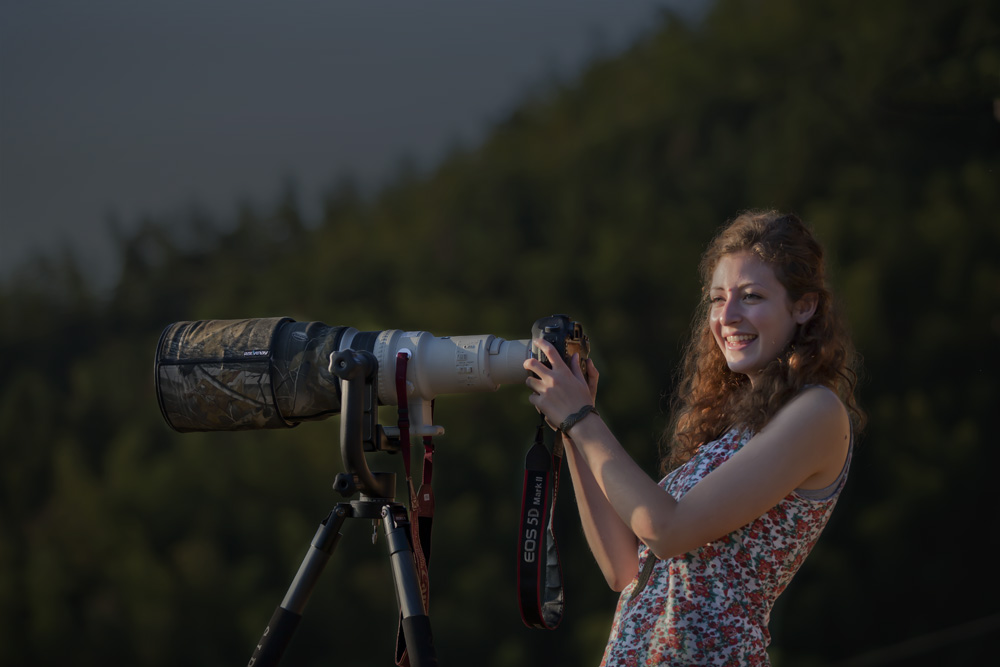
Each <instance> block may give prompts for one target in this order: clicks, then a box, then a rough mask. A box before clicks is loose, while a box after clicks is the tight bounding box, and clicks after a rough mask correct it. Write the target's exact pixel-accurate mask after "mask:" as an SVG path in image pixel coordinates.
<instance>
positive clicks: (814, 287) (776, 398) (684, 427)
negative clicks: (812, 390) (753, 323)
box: [662, 211, 865, 472]
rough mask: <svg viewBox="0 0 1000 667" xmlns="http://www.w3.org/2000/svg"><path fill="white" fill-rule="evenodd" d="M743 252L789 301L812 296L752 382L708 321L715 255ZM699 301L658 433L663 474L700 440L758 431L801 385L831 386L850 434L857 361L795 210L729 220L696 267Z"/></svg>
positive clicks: (855, 421)
mask: <svg viewBox="0 0 1000 667" xmlns="http://www.w3.org/2000/svg"><path fill="white" fill-rule="evenodd" d="M740 252H749V253H751V254H752V255H754V256H755V257H757V258H758V259H760V260H761V261H763V262H764V263H766V264H767V265H768V266H770V267H771V269H772V270H773V271H774V274H775V277H776V278H777V279H778V281H779V282H780V283H781V284H782V285H783V286H784V288H785V290H786V291H787V292H788V298H789V300H790V302H792V303H794V302H796V301H798V300H799V299H801V298H802V297H803V296H804V295H806V294H811V293H814V294H816V295H817V297H818V299H817V307H816V311H815V313H814V314H813V316H812V317H811V318H810V319H809V321H808V322H806V323H805V324H803V325H800V326H799V327H798V328H797V330H796V332H795V334H794V335H793V337H792V340H791V342H790V343H789V345H788V347H786V348H785V350H784V351H783V352H782V353H781V354H779V355H778V357H777V358H776V359H774V360H773V361H772V362H771V363H770V364H768V365H767V366H766V367H765V368H764V370H763V371H762V372H761V374H760V375H759V376H758V377H757V382H756V383H755V384H754V385H751V383H750V379H749V378H748V377H747V376H746V375H742V374H740V373H734V372H733V371H731V370H730V369H729V366H728V365H727V364H726V359H725V357H724V356H723V354H722V352H721V351H720V350H719V347H718V345H717V344H716V342H715V339H714V337H713V336H712V332H711V330H710V329H709V326H708V317H709V307H710V303H709V295H708V290H709V287H710V282H711V280H712V275H713V273H714V272H715V267H716V265H717V264H718V263H719V260H720V259H721V258H722V257H724V256H726V255H731V254H734V253H740ZM698 268H699V273H700V276H701V281H702V297H703V298H702V300H701V305H700V306H699V308H698V310H697V311H696V313H695V317H694V321H693V325H692V330H691V338H690V340H689V341H688V343H687V346H686V348H685V351H684V357H683V359H682V362H681V366H680V378H679V381H678V383H677V391H676V393H675V395H674V400H673V406H672V415H671V420H670V425H669V426H668V427H667V430H666V431H665V432H664V438H663V444H664V445H666V448H667V450H668V451H667V454H666V456H665V457H664V459H663V462H662V467H663V470H664V472H666V471H669V470H671V469H673V468H675V467H677V466H678V465H680V464H682V463H683V462H685V461H687V460H688V459H689V458H690V457H691V455H692V454H694V452H695V451H696V450H697V449H698V447H699V446H701V445H702V444H703V443H706V442H711V441H712V440H716V439H718V438H720V437H721V436H722V435H723V434H724V433H725V432H726V431H728V430H729V429H731V428H733V427H736V426H739V427H741V428H747V429H750V430H751V431H759V430H760V429H761V428H763V427H764V426H765V425H766V424H767V423H768V421H770V420H771V418H772V417H773V416H774V414H775V413H776V412H777V411H778V410H779V409H781V407H782V406H784V405H785V404H786V403H788V401H789V400H791V399H792V397H794V396H796V395H797V394H798V393H799V392H800V391H802V389H803V388H804V387H805V386H807V385H814V384H818V385H824V386H827V387H829V388H830V389H832V390H834V391H835V392H836V393H837V395H838V396H840V398H841V400H842V401H843V402H844V404H845V405H846V406H847V408H848V413H849V414H850V416H851V423H852V425H853V427H854V429H855V432H856V433H857V432H860V430H861V428H863V426H864V422H865V414H864V412H863V411H862V410H861V408H860V406H859V405H858V404H857V402H856V400H855V397H854V393H855V389H856V387H857V382H858V368H859V367H860V362H859V358H858V356H857V354H856V353H855V350H854V346H853V343H852V342H851V338H850V335H849V334H848V332H847V328H846V326H845V324H844V322H843V320H842V319H841V317H840V314H839V313H838V311H837V310H836V309H835V308H834V301H833V296H832V294H831V293H830V291H829V289H828V288H827V286H826V275H825V273H826V271H825V266H824V260H823V249H822V247H821V246H820V245H819V243H818V242H817V241H816V239H815V238H814V237H813V235H812V233H811V232H810V231H809V229H808V228H807V227H806V226H805V225H804V224H803V223H802V221H801V220H799V218H797V217H796V216H794V215H785V214H782V213H779V212H777V211H748V212H745V213H742V214H741V215H739V216H738V217H736V218H735V219H734V220H732V221H731V222H729V223H728V224H727V225H726V226H725V227H724V228H723V229H722V230H721V231H720V232H719V233H718V234H717V235H716V236H715V238H714V239H713V241H712V242H711V244H709V246H708V249H707V250H706V251H705V254H704V255H703V256H702V259H701V263H700V264H699V267H698Z"/></svg>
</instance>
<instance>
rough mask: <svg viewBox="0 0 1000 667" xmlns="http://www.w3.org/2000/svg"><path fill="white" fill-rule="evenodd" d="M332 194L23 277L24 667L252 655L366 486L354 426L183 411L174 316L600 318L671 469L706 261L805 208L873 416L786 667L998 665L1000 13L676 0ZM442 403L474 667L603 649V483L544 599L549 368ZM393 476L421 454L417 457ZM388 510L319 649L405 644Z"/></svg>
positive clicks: (14, 605) (457, 587)
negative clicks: (366, 185) (173, 419)
mask: <svg viewBox="0 0 1000 667" xmlns="http://www.w3.org/2000/svg"><path fill="white" fill-rule="evenodd" d="M654 28H655V29H654ZM54 194H56V193H54ZM296 201H297V200H296V194H295V192H294V191H292V190H289V192H288V193H287V195H286V196H285V197H283V198H282V199H281V200H280V201H277V202H275V203H274V205H273V206H268V207H258V208H253V207H243V208H241V209H238V210H237V211H236V212H235V213H234V215H233V218H232V219H228V220H214V219H208V218H205V217H204V216H201V215H198V214H196V213H192V214H191V215H190V216H189V217H187V218H184V219H176V218H174V219H171V220H157V219H155V218H154V219H149V220H145V221H142V223H141V224H138V225H136V226H135V229H136V231H134V232H129V233H122V234H121V235H120V238H119V249H120V260H121V262H122V266H123V269H122V273H121V278H120V280H119V281H118V283H117V285H116V286H115V287H114V289H113V290H112V292H111V293H110V294H109V295H99V294H97V293H96V291H95V290H94V289H93V287H92V286H91V285H90V284H89V283H88V280H87V277H86V275H85V272H84V271H83V270H82V269H81V268H80V267H79V265H78V264H77V263H76V261H75V260H74V259H73V257H71V256H53V257H47V258H42V259H38V260H37V261H34V262H32V263H31V264H30V265H26V266H24V267H22V268H21V270H20V271H19V272H18V273H17V275H16V276H15V277H14V278H12V279H10V280H9V281H7V282H6V283H4V284H2V285H0V352H2V353H0V450H2V461H3V465H2V467H0V475H2V482H0V619H3V623H0V645H2V646H3V647H4V648H3V658H0V664H4V665H58V664H67V663H72V664H76V665H81V666H87V665H109V664H118V665H134V666H137V667H140V666H154V665H166V664H187V665H199V666H205V667H210V666H211V667H214V666H216V665H219V666H221V665H233V664H244V661H246V660H247V659H248V658H249V657H250V654H251V652H252V649H253V646H254V643H255V642H256V641H257V639H258V638H259V637H260V633H261V631H262V630H263V628H264V625H265V624H266V622H267V620H268V618H269V617H270V615H271V612H272V611H273V609H274V607H275V605H277V604H278V602H280V601H281V598H282V596H283V595H284V592H285V590H286V587H287V586H288V584H289V582H290V581H291V578H292V576H293V575H294V574H295V571H296V568H297V567H298V565H299V562H300V561H301V559H302V557H303V555H304V553H305V550H306V548H307V547H308V544H309V541H310V540H311V539H312V536H313V534H314V532H315V530H316V526H317V525H318V523H319V522H320V520H322V519H323V518H324V517H325V516H326V514H327V512H328V511H329V510H330V509H331V508H332V507H333V506H334V505H335V504H336V503H337V502H339V501H340V500H341V499H340V497H339V496H337V495H336V494H335V493H334V492H333V491H332V489H331V484H332V482H333V479H334V477H335V476H336V474H337V472H339V471H340V469H341V460H340V449H339V442H338V426H339V424H338V421H339V420H338V419H337V418H334V419H330V420H328V421H323V422H314V423H306V424H303V425H300V426H299V427H297V428H294V429H290V430H282V431H249V432H241V433H196V434H178V433H175V432H173V431H171V430H170V429H169V428H168V427H167V426H166V425H165V424H164V422H163V419H162V417H161V415H160V411H159V408H158V406H157V400H156V394H155V389H154V386H153V381H152V365H153V364H152V362H153V355H154V351H155V348H156V343H157V340H158V337H159V334H160V332H161V331H162V330H163V328H164V327H165V326H167V325H168V324H170V323H172V322H175V321H179V320H196V319H227V318H242V317H270V316H278V315H285V316H289V317H292V318H295V319H297V320H306V321H310V320H318V321H323V322H326V323H327V324H330V325H350V326H353V327H356V328H358V329H360V330H362V331H370V330H380V329H403V330H425V331H430V332H432V333H434V334H435V335H439V336H444V335H459V334H480V333H492V334H495V335H497V336H501V337H503V338H507V339H520V338H527V337H528V336H529V335H530V327H531V324H532V323H533V322H534V321H535V319H537V318H538V317H542V316H545V315H550V314H553V313H568V314H570V315H571V316H572V317H573V318H574V319H576V320H578V321H580V322H581V323H583V325H584V327H585V328H586V330H587V333H588V334H589V336H590V338H591V341H592V345H593V356H594V358H595V361H596V363H597V365H598V367H599V369H600V371H601V389H600V396H599V405H600V408H601V413H602V415H604V416H605V418H606V420H607V421H608V422H609V423H610V424H611V425H612V427H613V429H614V430H615V431H616V433H617V434H618V435H619V437H620V439H621V440H622V442H623V444H624V445H625V446H626V447H627V448H628V450H629V451H630V452H631V453H633V455H634V456H635V458H636V460H637V461H639V462H640V464H641V465H643V466H644V467H646V468H647V469H648V471H649V472H650V474H651V475H655V474H656V471H657V467H658V465H657V464H658V456H659V452H658V444H657V443H658V439H659V435H660V432H661V431H662V429H663V427H664V426H665V423H666V419H667V415H666V408H667V405H668V403H669V398H670V393H671V391H672V385H673V379H674V375H673V373H674V369H675V367H676V364H677V360H678V356H679V352H680V348H681V346H682V344H683V342H684V340H685V337H686V335H687V332H688V328H689V325H690V318H691V313H692V312H693V309H694V306H695V303H696V301H697V299H698V284H697V278H696V272H695V267H696V264H697V260H698V256H699V254H700V252H701V250H702V248H703V247H704V245H705V244H706V243H707V241H708V240H709V238H710V237H711V235H712V233H713V231H714V230H715V229H716V228H717V227H718V226H719V225H720V224H722V223H723V222H725V221H726V220H727V219H730V218H732V217H733V216H734V215H736V214H737V213H738V212H739V211H741V210H743V209H746V208H759V207H769V208H770V207H774V208H779V209H782V210H786V211H791V212H796V213H798V214H799V215H800V216H801V217H803V219H805V220H806V221H807V222H808V223H810V224H811V226H812V227H813V228H814V229H815V230H816V232H817V234H818V236H819V237H820V238H821V239H822V240H823V242H824V243H825V244H826V246H827V248H828V250H829V257H830V267H831V273H832V280H833V283H834V289H835V291H836V292H837V293H838V294H839V296H840V299H841V301H842V305H843V307H844V308H845V309H846V312H847V314H848V317H849V320H850V322H851V325H852V329H853V332H854V334H855V340H856V343H857V346H858V348H859V350H860V351H861V353H862V354H863V355H864V359H865V377H864V382H863V384H862V388H861V401H862V404H863V405H864V407H865V408H866V409H867V411H868V413H869V419H870V423H869V426H868V428H867V430H866V432H865V434H864V437H863V439H861V441H860V443H859V448H858V450H857V452H856V456H855V459H854V464H853V468H852V473H851V478H850V480H849V483H848V486H847V489H846V491H845V495H844V496H843V498H842V500H841V504H840V505H839V507H838V509H837V511H836V512H835V514H834V518H833V521H832V523H831V524H830V526H829V527H828V529H827V532H826V533H825V535H824V537H823V538H822V539H821V540H820V543H819V545H818V546H817V548H816V550H815V551H814V552H813V554H812V555H811V556H810V558H809V559H808V560H807V561H806V564H805V566H804V568H803V569H802V571H801V572H800V574H799V576H798V577H797V578H796V579H795V580H794V581H793V582H792V584H791V586H790V587H789V589H788V591H787V592H786V593H785V595H784V596H783V597H782V599H781V600H780V601H779V604H778V606H777V608H776V609H775V612H774V615H773V618H772V633H773V638H774V641H773V645H772V648H771V656H772V662H773V664H774V665H775V666H776V667H799V666H805V667H809V666H812V665H817V666H818V665H909V666H912V665H935V666H941V665H970V664H980V657H981V656H982V655H986V654H989V653H992V652H993V644H994V643H995V640H996V637H997V636H998V634H1000V619H998V611H1000V610H998V605H997V602H996V600H997V597H998V595H1000V585H998V583H997V578H996V577H995V576H993V575H992V572H993V568H994V567H995V557H996V556H995V547H996V546H997V544H998V539H997V535H998V534H1000V519H998V516H997V514H998V512H997V507H998V504H997V501H996V498H995V495H994V493H993V491H992V489H993V484H994V483H995V480H994V478H995V472H996V471H997V470H998V469H1000V449H998V447H997V438H996V435H995V434H993V435H991V433H994V428H995V426H993V425H992V418H993V417H994V416H995V414H996V411H997V406H1000V387H998V373H997V371H998V370H1000V364H998V362H997V360H996V355H995V353H994V351H995V350H996V349H997V348H998V346H1000V261H998V256H1000V255H998V253H1000V213H998V212H1000V5H998V3H996V2H992V1H991V0H955V1H953V2H947V3H942V2H925V1H920V2H904V1H902V0H886V1H884V2H878V3H840V2H833V1H832V0H818V1H817V2H810V3H805V2H794V1H793V0H719V2H718V3H717V5H716V7H715V8H714V10H713V11H712V12H711V13H710V14H709V15H708V16H707V18H706V19H705V21H704V22H703V23H699V24H697V25H692V24H685V23H684V22H681V21H679V20H675V19H673V18H671V17H670V16H664V17H663V19H662V23H661V24H660V25H658V26H653V27H651V29H650V31H649V33H648V34H647V35H646V36H645V37H643V38H642V39H641V40H640V41H638V42H637V43H636V44H635V45H634V46H633V47H632V48H630V49H629V50H628V51H627V52H625V53H623V54H621V55H619V56H615V57H613V58H607V59H604V60H601V61H599V62H596V63H594V64H593V65H592V66H591V67H590V68H588V69H587V70H586V71H585V72H584V73H583V74H582V75H581V77H580V78H579V79H578V80H575V81H572V82H566V83H563V84H559V85H557V86H553V87H552V88H550V89H548V90H546V91H545V92H544V93H536V94H535V95H534V96H532V97H530V98H529V99H525V100H523V102H522V103H521V104H520V105H519V106H518V107H517V108H516V110H514V111H513V112H512V113H510V115H509V116H508V117H507V118H505V119H504V120H503V121H502V122H500V123H498V124H497V126H496V127H495V128H493V131H492V132H491V133H490V135H489V137H488V138H487V139H486V140H485V141H484V142H483V143H482V144H481V145H479V146H475V147H470V148H466V149H461V150H456V151H455V152H454V153H453V154H451V155H449V156H447V157H446V158H445V159H444V160H443V161H442V162H441V163H440V164H439V165H437V166H436V167H435V168H434V169H432V170H429V171H428V172H426V173H418V172H401V173H399V174H398V175H397V176H396V177H394V178H393V179H392V181H391V182H389V183H388V184H386V186H385V187H384V188H382V189H381V190H380V191H379V192H377V193H376V194H375V195H372V196H367V195H364V194H362V193H361V192H360V191H359V189H358V188H357V187H355V186H354V185H353V184H352V182H351V181H350V179H344V180H343V181H341V182H338V183H332V184H331V185H330V190H329V193H328V195H327V197H326V198H325V200H324V202H323V207H322V209H323V213H322V216H321V219H319V220H305V219H303V216H302V214H301V213H300V211H299V209H298V207H297V205H296ZM965 354H968V355H969V356H968V358H965V357H964V356H963V355H965ZM383 415H384V419H386V420H387V421H390V420H391V419H392V418H393V415H392V413H391V411H389V412H384V413H383ZM435 417H436V419H435V421H436V422H437V423H440V424H441V425H443V426H444V427H445V429H446V433H445V435H444V436H442V437H440V438H438V439H437V454H436V458H435V470H434V475H435V493H436V496H437V514H436V517H435V526H434V530H435V534H434V547H433V560H432V564H431V614H430V615H431V622H432V625H433V628H434V633H435V640H436V645H437V648H438V656H439V658H440V661H441V663H442V664H444V665H461V664H477V665H483V666H485V667H522V666H524V665H596V664H597V662H598V661H599V659H600V655H601V652H602V650H603V646H604V643H605V641H606V637H607V632H608V629H609V625H610V620H611V616H612V612H613V609H614V605H615V601H616V595H615V594H614V593H612V592H611V591H609V590H608V589H607V588H606V586H605V585H604V583H603V579H602V577H601V575H600V573H599V571H598V570H597V568H596V565H594V563H593V562H592V558H591V556H590V554H589V552H588V550H587V547H586V545H585V543H584V540H583V537H582V533H581V531H580V529H579V524H578V520H577V518H576V516H575V510H574V507H573V498H572V490H571V488H570V487H569V484H568V483H567V484H565V485H564V486H563V489H562V493H561V495H560V499H559V526H558V528H557V530H558V534H559V539H560V551H561V556H562V561H563V567H564V575H565V579H566V595H567V612H566V618H565V621H564V623H563V625H562V626H561V627H560V628H559V629H558V630H556V631H554V632H544V631H538V630H529V629H527V628H525V627H524V626H523V624H522V623H521V621H520V618H519V615H518V611H517V598H516V591H515V552H516V537H517V535H516V531H517V525H516V522H517V514H518V512H519V509H520V492H521V489H520V484H521V481H522V474H523V468H522V466H523V459H524V453H525V452H526V451H527V448H528V446H529V444H530V439H531V436H532V433H533V428H534V426H535V424H536V423H537V416H536V415H535V413H534V410H533V409H532V408H531V406H530V405H529V404H528V402H527V390H526V389H525V388H524V387H521V386H517V387H507V388H501V390H499V391H498V392H497V393H495V394H485V395H484V394H465V395H454V396H444V397H441V398H439V400H438V401H437V404H436V415H435ZM369 462H370V465H371V467H372V468H373V469H376V470H390V471H395V472H399V473H401V465H400V461H399V457H398V456H392V455H389V454H384V453H379V454H373V455H371V456H370V457H369ZM400 476H401V474H400ZM402 497H403V496H402V495H400V498H402ZM371 533H372V527H371V525H370V524H369V523H368V522H366V521H357V522H348V525H347V526H346V528H345V531H344V538H343V539H342V540H341V542H340V546H338V548H337V551H336V553H335V555H334V558H333V559H332V560H331V562H330V564H329V565H328V566H327V569H326V572H325V574H324V575H323V578H322V579H321V580H320V583H319V585H318V587H317V589H316V591H315V592H314V595H313V598H312V600H311V601H310V603H309V607H308V609H307V611H306V614H305V616H304V618H303V621H302V623H301V625H300V627H299V630H298V632H297V634H296V637H295V639H294V641H293V643H292V645H291V648H290V649H289V651H288V653H287V654H286V658H285V661H284V662H283V664H289V665H306V666H312V665H316V666H319V665H329V664H346V665H383V664H391V660H392V652H393V643H394V640H395V633H396V616H397V610H396V602H395V593H394V591H393V587H392V579H391V576H390V572H389V563H388V558H387V556H386V553H385V545H384V540H383V538H381V537H380V539H379V542H378V544H376V545H374V546H373V545H372V543H371ZM987 651H988V652H989V653H987Z"/></svg>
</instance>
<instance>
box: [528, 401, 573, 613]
mask: <svg viewBox="0 0 1000 667" xmlns="http://www.w3.org/2000/svg"><path fill="white" fill-rule="evenodd" d="M546 430H549V429H548V427H547V425H546V424H545V419H544V417H543V418H542V422H541V424H539V426H538V430H537V432H536V434H535V443H534V444H533V445H532V446H531V448H530V449H529V450H528V453H527V455H526V456H525V459H524V495H523V496H522V498H521V523H520V533H519V535H518V554H517V555H518V558H517V583H518V585H517V599H518V605H519V607H520V609H521V619H522V620H523V621H524V624H525V625H527V626H528V627H529V628H539V629H544V630H554V629H556V627H558V625H559V623H560V622H561V621H562V616H563V608H564V606H565V599H564V596H563V585H562V569H561V568H560V565H559V548H558V546H557V545H556V536H555V531H554V529H553V519H554V517H555V505H556V497H557V496H558V494H559V471H560V468H561V467H562V458H563V441H562V434H561V433H557V434H556V436H555V440H554V442H553V445H552V452H551V453H550V452H549V450H548V448H547V447H546V446H545V431H546ZM543 544H544V545H545V552H544V557H543V554H542V545H543Z"/></svg>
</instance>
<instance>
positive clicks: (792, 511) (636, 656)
mask: <svg viewBox="0 0 1000 667" xmlns="http://www.w3.org/2000/svg"><path fill="white" fill-rule="evenodd" d="M750 436H751V434H750V433H745V432H741V431H739V430H732V431H730V432H728V433H726V434H725V435H724V436H723V437H722V438H720V439H719V440H716V441H714V442H710V443H708V444H707V445H704V446H702V447H701V448H700V449H699V450H698V452H697V453H696V454H695V455H694V456H692V457H691V459H690V460H689V461H688V462H687V463H685V464H684V465H682V466H680V467H679V468H677V469H676V470H674V471H672V472H671V473H670V474H669V475H667V477H665V478H664V479H663V480H662V481H661V482H660V486H662V487H663V488H664V489H665V490H666V491H667V492H668V493H670V494H671V495H672V496H673V497H674V498H676V499H678V500H680V499H681V497H683V496H684V494H685V493H687V492H688V491H689V490H690V489H691V488H692V487H693V486H694V485H695V484H697V483H698V481H699V480H701V479H702V478H703V477H705V476H706V475H707V474H708V473H710V472H711V471H712V470H714V469H715V468H717V467H718V466H720V465H722V464H723V463H724V462H725V461H726V460H728V459H729V457H730V456H732V455H733V454H734V453H735V452H737V451H739V449H740V448H741V447H743V445H744V444H746V442H747V441H748V440H749V439H750ZM852 449H853V448H852ZM850 460H851V454H850V453H848V456H847V461H846V462H845V463H844V469H843V471H842V472H841V473H840V476H839V477H838V478H837V480H836V481H835V482H834V483H833V484H832V485H830V486H829V487H827V488H825V489H819V490H804V489H798V490H796V491H793V492H792V493H790V494H789V495H788V496H786V497H785V498H784V499H783V500H782V501H781V502H780V503H778V504H777V505H776V506H775V507H774V508H772V509H771V510H770V511H769V512H767V513H766V514H764V515H763V516H761V517H760V518H758V519H756V520H755V521H753V522H752V523H749V524H747V525H746V526H743V527H742V528H740V529H738V530H736V531H733V532H732V533H730V534H729V535H726V536H725V537H723V538H722V539H720V540H717V541H715V542H711V543H709V544H706V545H705V546H702V547H699V548H698V549H695V550H694V551H691V552H689V553H686V554H682V555H680V556H675V557H673V558H670V559H667V560H658V559H656V557H655V556H653V554H652V553H651V552H650V551H649V549H648V548H647V547H646V546H645V545H644V544H641V543H640V545H639V575H638V576H637V577H636V579H635V580H633V581H632V583H631V584H629V585H628V586H626V587H625V589H624V590H623V591H622V594H621V598H620V599H619V601H618V607H617V609H616V610H615V616H614V621H613V623H612V626H611V637H610V639H609V641H608V646H607V649H606V650H605V653H604V659H603V660H602V661H601V665H602V667H633V666H635V667H638V666H640V665H641V666H647V665H670V666H675V665H713V666H719V667H721V666H730V665H731V666H734V667H736V666H739V667H743V666H746V665H769V664H770V661H769V660H768V657H767V652H766V649H767V646H768V644H769V643H770V641H771V637H770V634H769V633H768V629H767V624H768V620H769V618H770V613H771V608H772V606H773V605H774V601H775V599H777V597H778V595H779V594H781V592H782V591H783V590H784V589H785V587H786V586H787V585H788V582H789V581H790V580H791V578H792V575H794V574H795V572H796V571H797V570H798V569H799V566H800V565H802V562H803V561H804V560H805V558H806V556H807V555H808V554H809V552H810V551H811V550H812V548H813V546H814V545H815V544H816V540H817V539H818V538H819V535H820V533H821V532H822V531H823V528H824V527H825V526H826V523H827V521H828V520H829V518H830V514H831V513H832V512H833V507H834V505H835V504H836V502H837V498H838V497H839V496H840V492H841V490H842V489H843V487H844V483H845V482H846V480H847V469H848V467H849V465H850ZM647 576H648V580H645V581H643V580H644V579H645V578H646V577H647Z"/></svg>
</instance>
